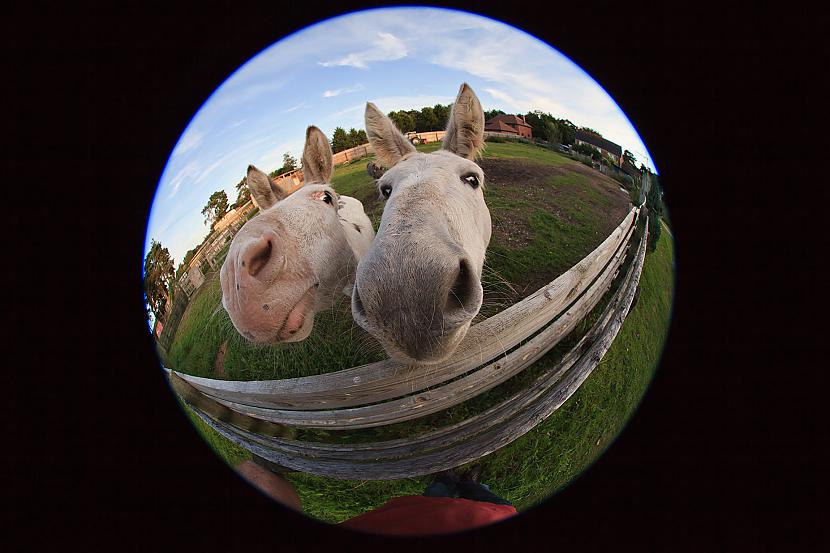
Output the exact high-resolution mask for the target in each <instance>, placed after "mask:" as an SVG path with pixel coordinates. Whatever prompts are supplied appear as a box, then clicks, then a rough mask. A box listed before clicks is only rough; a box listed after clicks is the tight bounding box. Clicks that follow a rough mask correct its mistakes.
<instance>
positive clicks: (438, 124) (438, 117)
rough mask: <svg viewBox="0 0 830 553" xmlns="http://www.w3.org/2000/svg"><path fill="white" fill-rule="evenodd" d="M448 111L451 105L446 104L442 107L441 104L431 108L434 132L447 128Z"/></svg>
mask: <svg viewBox="0 0 830 553" xmlns="http://www.w3.org/2000/svg"><path fill="white" fill-rule="evenodd" d="M450 109H452V104H447V105H446V106H443V105H441V104H435V106H433V108H432V113H434V114H435V128H434V129H433V130H435V131H443V130H444V129H446V128H447V123H448V122H449V120H450Z"/></svg>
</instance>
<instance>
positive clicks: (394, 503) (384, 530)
mask: <svg viewBox="0 0 830 553" xmlns="http://www.w3.org/2000/svg"><path fill="white" fill-rule="evenodd" d="M516 513H517V512H516V508H515V507H513V506H512V505H496V504H495V503H487V502H485V501H473V500H470V499H460V498H459V499H454V498H451V497H427V496H423V495H409V496H404V497H396V498H394V499H390V500H389V501H387V502H386V503H384V504H383V505H381V506H380V507H378V508H377V509H375V510H373V511H369V512H367V513H363V514H362V515H359V516H356V517H354V518H351V519H349V520H346V521H344V522H341V523H340V526H341V527H344V528H351V529H353V530H362V531H364V532H372V533H375V534H391V535H400V536H406V535H409V536H413V535H423V534H445V533H449V532H459V531H461V530H468V529H470V528H475V527H476V526H484V525H486V524H491V523H493V522H496V521H499V520H502V519H505V518H508V517H511V516H513V515H515V514H516Z"/></svg>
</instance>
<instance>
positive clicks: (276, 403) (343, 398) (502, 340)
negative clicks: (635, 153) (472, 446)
mask: <svg viewBox="0 0 830 553" xmlns="http://www.w3.org/2000/svg"><path fill="white" fill-rule="evenodd" d="M637 213H638V210H637V209H636V208H634V209H632V210H631V211H630V212H629V213H628V215H626V217H625V218H624V219H623V221H622V223H620V225H619V226H618V227H617V228H616V229H615V230H614V231H613V232H612V233H611V234H610V235H609V236H608V237H607V238H606V239H605V240H604V241H603V242H602V244H600V245H599V246H598V247H597V248H596V249H595V250H594V251H593V252H591V254H589V255H588V256H586V257H585V258H583V259H582V260H581V261H580V262H579V263H577V264H576V265H574V266H573V267H572V268H571V269H570V270H568V271H567V272H565V273H564V274H562V275H560V276H559V277H558V278H556V279H555V280H554V281H553V282H551V283H550V284H549V285H547V286H544V287H542V288H540V289H539V290H538V291H536V292H534V293H533V294H531V295H530V296H528V297H527V298H525V299H524V300H522V301H521V302H519V303H516V304H515V305H512V306H511V307H509V308H507V309H505V310H503V311H502V312H500V313H498V314H497V315H494V316H493V317H490V318H488V319H486V320H484V321H482V322H480V323H478V324H476V325H475V326H473V327H471V328H470V330H469V332H468V333H467V336H466V337H465V338H464V340H463V341H462V342H461V344H460V345H459V347H458V349H457V350H456V352H455V353H454V354H453V355H452V357H451V358H450V359H449V360H448V361H446V362H443V363H439V364H435V365H405V364H401V363H397V362H394V361H391V360H385V361H380V362H378V363H371V364H368V365H362V366H360V367H353V368H350V369H345V370H341V371H337V372H333V373H327V374H322V375H317V376H308V377H301V378H290V379H282V380H257V381H231V380H216V379H210V378H203V377H196V376H191V375H186V374H183V373H179V372H176V374H178V375H179V376H180V377H181V378H183V379H184V380H186V381H187V382H189V383H190V384H192V385H193V386H194V387H196V388H197V389H199V390H201V391H202V392H204V393H207V394H210V395H211V396H213V397H215V398H220V399H222V400H225V401H231V402H236V403H240V404H244V405H248V406H255V407H267V408H275V409H293V410H317V409H332V408H340V407H352V406H356V405H365V404H368V403H375V402H378V401H384V400H387V399H392V398H396V397H401V396H404V395H409V394H412V393H415V392H418V391H420V390H423V389H426V388H429V387H432V386H435V385H437V384H440V383H442V382H446V381H448V380H451V379H453V378H455V377H457V376H460V375H462V374H465V373H466V372H468V371H470V370H471V369H473V368H476V367H478V366H481V365H483V364H485V363H488V362H490V361H492V360H493V359H494V358H495V357H497V356H499V355H503V354H505V353H506V352H507V351H508V350H510V349H511V348H513V347H514V346H516V345H517V344H519V343H520V342H521V341H522V340H524V339H526V338H527V336H529V335H531V334H533V333H535V332H537V331H538V330H539V329H541V328H542V327H543V326H545V325H546V324H548V323H549V322H550V321H551V320H553V318H555V317H556V316H557V315H559V314H560V313H561V312H562V310H563V309H565V308H566V307H567V306H568V305H569V304H570V303H571V302H572V301H573V299H574V298H576V297H578V296H579V295H580V294H582V293H583V292H584V290H585V289H586V288H587V287H588V286H589V285H590V283H591V282H592V281H593V280H594V279H595V278H596V277H597V276H598V275H599V274H600V273H601V271H602V270H603V269H604V268H605V266H606V265H607V264H608V263H609V262H610V260H611V258H612V256H613V255H614V253H615V252H616V251H617V250H618V249H619V247H620V246H621V244H622V243H623V240H624V239H625V237H626V236H627V234H628V230H629V228H630V227H631V226H632V224H633V223H634V222H635V220H636V216H637Z"/></svg>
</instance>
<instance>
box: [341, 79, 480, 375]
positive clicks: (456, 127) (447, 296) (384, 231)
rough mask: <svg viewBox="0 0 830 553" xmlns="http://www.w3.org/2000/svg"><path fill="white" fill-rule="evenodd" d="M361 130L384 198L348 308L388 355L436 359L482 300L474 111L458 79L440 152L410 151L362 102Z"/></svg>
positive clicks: (477, 109) (447, 352)
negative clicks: (379, 169) (377, 165)
mask: <svg viewBox="0 0 830 553" xmlns="http://www.w3.org/2000/svg"><path fill="white" fill-rule="evenodd" d="M366 128H367V135H368V136H369V140H370V142H371V143H372V145H373V147H374V149H375V151H376V153H377V154H378V158H379V159H380V161H381V162H382V163H383V164H384V165H387V166H389V167H390V169H389V170H388V171H387V172H386V173H385V174H384V175H383V176H382V177H381V178H380V180H379V181H378V187H379V190H380V191H381V193H382V194H383V195H384V196H386V197H387V198H388V200H387V204H386V206H385V207H384V211H383V216H382V218H381V223H380V228H379V230H378V234H377V237H376V238H375V241H374V242H373V244H372V246H371V248H370V249H369V251H368V252H367V254H366V255H365V257H364V258H363V259H362V260H361V262H360V266H359V267H358V270H357V275H356V279H355V286H354V290H353V292H352V314H353V316H354V318H355V321H357V323H358V324H359V325H361V326H362V327H363V328H365V329H366V330H367V331H368V332H369V333H371V334H372V335H373V336H374V337H375V338H376V339H377V340H378V341H379V342H380V343H381V344H382V345H383V347H384V349H385V350H386V352H387V353H388V354H389V355H390V356H391V357H392V358H395V359H399V360H401V361H404V362H416V363H434V362H439V361H442V360H444V359H446V358H447V357H449V356H450V355H451V354H452V353H453V352H454V351H455V348H456V347H457V346H458V344H459V343H460V342H461V340H462V339H463V338H464V336H465V335H466V333H467V330H468V329H469V327H470V323H471V321H472V319H473V318H474V317H475V315H476V314H477V313H478V311H479V309H480V308H481V302H482V298H483V289H482V286H481V271H482V268H483V265H484V254H485V251H486V249H487V245H488V244H489V242H490V235H491V221H490V212H489V210H488V209H487V205H486V204H485V202H484V195H483V192H482V187H483V185H484V175H483V173H482V170H481V168H480V167H479V166H478V165H476V164H475V163H474V162H473V161H472V160H473V159H474V157H475V156H476V154H477V153H478V151H479V150H480V149H481V147H482V145H483V138H484V136H483V135H484V131H483V128H484V113H483V111H482V109H481V105H480V104H479V102H478V99H477V98H476V97H475V94H474V93H473V91H472V90H471V89H470V88H469V87H468V86H467V85H462V87H461V91H460V92H459V95H458V98H457V99H456V102H455V104H454V105H453V109H452V112H451V114H450V122H449V126H448V128H447V135H446V136H445V138H444V149H443V150H441V151H437V152H433V153H430V154H422V153H417V151H416V150H415V149H414V147H412V145H411V144H410V143H409V141H408V140H407V139H406V138H405V137H404V136H403V135H402V134H401V133H400V132H399V131H398V130H397V129H396V128H395V127H394V124H393V123H392V122H391V121H390V120H389V119H388V118H387V117H386V116H385V115H383V114H382V113H381V112H380V111H379V110H377V108H375V107H374V106H373V105H372V104H369V105H367V109H366Z"/></svg>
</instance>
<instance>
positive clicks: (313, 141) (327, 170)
mask: <svg viewBox="0 0 830 553" xmlns="http://www.w3.org/2000/svg"><path fill="white" fill-rule="evenodd" d="M333 166H334V160H333V158H332V153H331V144H329V139H328V138H326V135H325V134H323V131H321V130H320V129H318V128H317V127H315V126H314V125H312V126H310V127H308V129H306V131H305V147H304V148H303V180H304V181H305V182H306V183H312V182H316V183H327V182H329V181H330V180H331V171H332V167H333Z"/></svg>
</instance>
